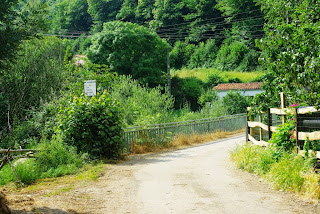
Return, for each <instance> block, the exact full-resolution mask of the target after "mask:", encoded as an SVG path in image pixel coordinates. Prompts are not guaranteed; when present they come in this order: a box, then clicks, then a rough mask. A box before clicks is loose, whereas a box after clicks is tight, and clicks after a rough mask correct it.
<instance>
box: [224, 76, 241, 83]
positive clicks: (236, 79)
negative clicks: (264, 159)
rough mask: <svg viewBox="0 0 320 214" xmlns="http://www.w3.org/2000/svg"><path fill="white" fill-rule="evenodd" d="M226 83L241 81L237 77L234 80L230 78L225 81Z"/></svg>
mask: <svg viewBox="0 0 320 214" xmlns="http://www.w3.org/2000/svg"><path fill="white" fill-rule="evenodd" d="M227 82H228V83H242V81H241V79H239V78H238V77H235V78H230V79H228V81H227Z"/></svg>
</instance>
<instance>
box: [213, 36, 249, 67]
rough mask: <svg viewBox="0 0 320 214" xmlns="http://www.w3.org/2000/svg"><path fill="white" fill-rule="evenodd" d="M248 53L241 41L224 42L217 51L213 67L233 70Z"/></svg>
mask: <svg viewBox="0 0 320 214" xmlns="http://www.w3.org/2000/svg"><path fill="white" fill-rule="evenodd" d="M248 51H249V49H248V47H247V45H246V44H245V43H243V42H241V41H233V42H231V43H230V42H229V41H226V42H225V43H224V44H223V45H222V46H221V48H220V50H219V51H218V54H217V59H216V61H215V66H216V67H217V68H219V69H221V70H227V71H230V70H235V69H236V68H237V67H238V66H239V65H240V63H241V62H242V60H243V59H244V56H245V55H246V54H247V53H248Z"/></svg>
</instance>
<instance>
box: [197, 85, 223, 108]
mask: <svg viewBox="0 0 320 214" xmlns="http://www.w3.org/2000/svg"><path fill="white" fill-rule="evenodd" d="M217 100H219V97H218V92H217V91H214V90H212V89H208V90H207V91H206V92H205V93H202V94H201V96H200V97H199V99H198V103H199V105H200V106H202V107H204V106H205V105H206V103H212V102H213V101H217Z"/></svg>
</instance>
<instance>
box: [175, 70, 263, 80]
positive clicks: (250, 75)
mask: <svg viewBox="0 0 320 214" xmlns="http://www.w3.org/2000/svg"><path fill="white" fill-rule="evenodd" d="M210 74H218V75H219V76H221V77H222V78H223V80H224V81H228V79H234V78H239V79H240V80H241V81H242V82H253V81H256V80H257V79H258V78H260V77H261V76H262V75H263V72H260V71H255V72H239V71H227V72H223V71H220V70H218V69H215V68H196V69H192V70H191V69H187V68H184V69H181V70H176V71H174V72H173V75H175V76H178V77H181V78H186V77H197V78H198V79H201V80H202V81H206V80H207V79H208V76H209V75H210Z"/></svg>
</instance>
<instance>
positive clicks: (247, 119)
mask: <svg viewBox="0 0 320 214" xmlns="http://www.w3.org/2000/svg"><path fill="white" fill-rule="evenodd" d="M248 121H249V117H248V109H247V115H246V142H248V141H249V138H248V135H249V126H248Z"/></svg>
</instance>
